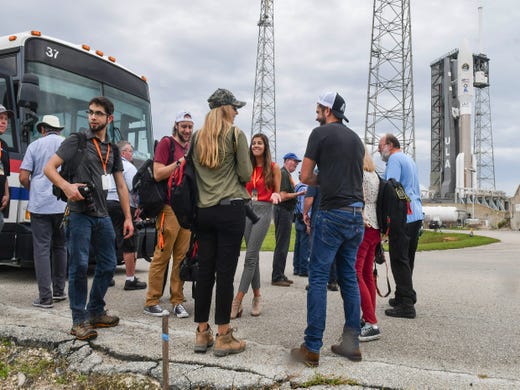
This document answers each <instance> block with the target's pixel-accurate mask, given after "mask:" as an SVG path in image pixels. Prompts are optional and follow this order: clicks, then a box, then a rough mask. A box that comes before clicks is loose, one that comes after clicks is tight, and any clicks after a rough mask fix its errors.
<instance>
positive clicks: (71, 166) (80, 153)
mask: <svg viewBox="0 0 520 390" xmlns="http://www.w3.org/2000/svg"><path fill="white" fill-rule="evenodd" d="M70 137H78V138H79V141H78V149H77V151H76V154H75V155H74V157H73V158H72V160H70V161H68V162H64V163H63V164H62V165H61V170H60V175H61V177H63V178H64V179H65V180H67V181H68V182H69V183H72V182H73V177H74V174H75V173H76V169H77V168H78V167H79V166H80V165H81V163H82V161H83V157H84V156H85V150H87V136H86V135H85V133H79V132H78V133H72V134H71V135H70ZM52 194H53V195H54V196H56V198H58V200H62V201H64V202H67V196H66V195H65V193H64V192H63V191H62V190H61V188H59V187H58V186H56V185H54V184H53V185H52Z"/></svg>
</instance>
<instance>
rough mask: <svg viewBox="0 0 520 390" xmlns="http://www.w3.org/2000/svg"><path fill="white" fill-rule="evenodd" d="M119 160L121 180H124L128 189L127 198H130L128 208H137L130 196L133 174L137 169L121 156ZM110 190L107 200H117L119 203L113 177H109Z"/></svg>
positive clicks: (132, 197)
mask: <svg viewBox="0 0 520 390" xmlns="http://www.w3.org/2000/svg"><path fill="white" fill-rule="evenodd" d="M121 160H122V161H123V178H124V179H125V183H126V187H127V188H128V192H129V197H130V207H137V205H136V202H135V199H134V198H135V197H134V196H132V195H133V194H132V193H131V191H132V189H133V188H134V187H133V185H132V180H133V179H134V176H135V174H136V173H137V168H136V167H135V165H134V164H132V163H131V162H130V161H128V160H126V159H125V158H124V157H123V156H121ZM110 180H111V183H110V189H109V190H108V194H107V200H117V201H118V202H119V196H118V195H117V188H116V183H115V181H114V176H110Z"/></svg>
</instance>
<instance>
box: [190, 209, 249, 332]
mask: <svg viewBox="0 0 520 390" xmlns="http://www.w3.org/2000/svg"><path fill="white" fill-rule="evenodd" d="M245 223H246V214H245V211H244V205H243V204H242V203H239V204H231V205H227V206H220V205H218V206H213V207H207V208H200V209H199V210H198V216H197V233H198V236H199V252H198V253H199V274H198V279H197V288H196V289H195V322H207V321H208V320H209V311H210V307H211V300H212V293H213V286H214V285H215V281H216V283H217V287H216V292H215V324H217V325H223V324H228V323H229V322H230V314H231V303H232V301H233V295H234V292H233V281H234V279H235V271H236V269H237V263H238V257H239V256H240V245H241V243H242V236H243V235H244V229H245Z"/></svg>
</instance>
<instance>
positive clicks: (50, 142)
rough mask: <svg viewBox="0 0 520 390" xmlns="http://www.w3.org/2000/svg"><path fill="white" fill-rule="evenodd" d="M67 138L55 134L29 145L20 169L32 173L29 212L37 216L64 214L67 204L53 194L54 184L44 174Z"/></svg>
mask: <svg viewBox="0 0 520 390" xmlns="http://www.w3.org/2000/svg"><path fill="white" fill-rule="evenodd" d="M64 139H65V138H64V137H62V136H61V135H57V134H54V133H51V134H48V135H46V136H45V137H41V138H39V139H37V140H36V141H34V142H32V143H31V144H29V147H28V148H27V150H26V152H25V156H24V157H23V161H22V165H21V166H20V169H24V170H26V171H29V172H31V187H30V190H29V204H28V206H27V210H29V212H31V213H35V214H62V213H63V212H64V211H65V206H66V205H67V204H66V203H65V202H63V201H61V200H58V199H57V198H56V196H55V195H54V194H53V193H52V183H51V181H50V180H49V179H48V178H47V176H45V175H44V173H43V168H45V165H46V164H47V161H49V159H50V158H51V157H52V155H53V154H54V153H56V150H58V147H59V146H60V145H61V143H62V142H63V140H64Z"/></svg>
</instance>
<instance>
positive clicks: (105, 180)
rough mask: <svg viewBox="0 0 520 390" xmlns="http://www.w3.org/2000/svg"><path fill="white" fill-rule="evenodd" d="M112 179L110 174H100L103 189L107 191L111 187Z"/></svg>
mask: <svg viewBox="0 0 520 390" xmlns="http://www.w3.org/2000/svg"><path fill="white" fill-rule="evenodd" d="M112 183H114V180H113V179H112V175H101V185H102V187H103V191H108V190H110V189H111V188H112V186H113V184H112Z"/></svg>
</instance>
